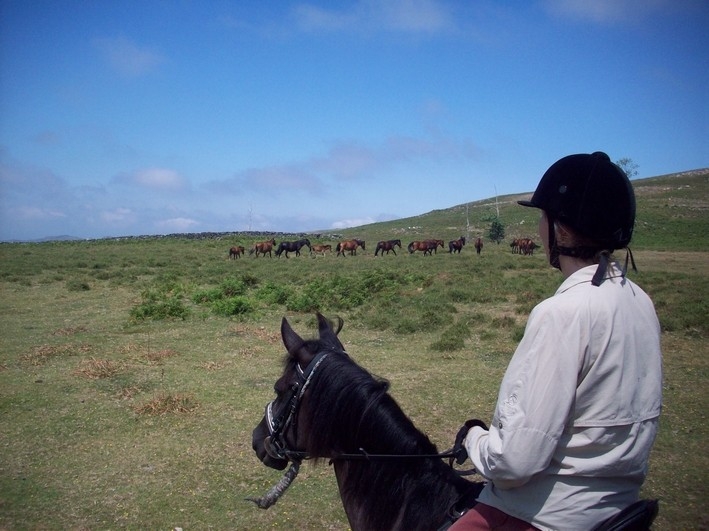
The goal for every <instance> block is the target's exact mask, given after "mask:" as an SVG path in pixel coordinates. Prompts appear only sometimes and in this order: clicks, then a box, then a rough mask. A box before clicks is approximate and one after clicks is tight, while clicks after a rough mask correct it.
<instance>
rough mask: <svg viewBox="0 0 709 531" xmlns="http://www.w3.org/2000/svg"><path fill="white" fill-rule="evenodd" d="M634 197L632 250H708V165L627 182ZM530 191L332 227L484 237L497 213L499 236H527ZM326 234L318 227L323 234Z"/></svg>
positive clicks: (533, 221)
mask: <svg viewBox="0 0 709 531" xmlns="http://www.w3.org/2000/svg"><path fill="white" fill-rule="evenodd" d="M633 187H634V188H635V194H636V199H637V217H636V228H635V234H634V237H633V243H632V245H633V248H634V249H647V250H676V251H703V250H707V249H709V168H705V169H701V170H694V171H687V172H682V173H675V174H670V175H663V176H659V177H651V178H647V179H638V180H635V181H633ZM530 196H531V192H529V193H524V194H512V195H505V196H500V197H498V198H489V199H483V200H480V201H473V202H470V203H463V204H460V205H456V206H453V207H451V208H447V209H442V210H433V211H431V212H427V213H425V214H421V215H418V216H412V217H408V218H402V219H397V220H393V221H385V222H380V223H372V224H369V225H363V226H360V227H355V228H350V229H343V230H339V231H337V232H338V234H341V235H342V236H344V237H355V236H356V237H361V238H364V239H366V240H371V241H373V242H374V241H378V240H387V239H395V238H399V239H401V240H402V242H403V241H404V240H414V239H423V238H437V239H443V240H446V241H448V240H452V239H456V238H458V237H460V236H461V235H462V236H466V237H468V238H474V237H478V236H481V237H483V238H485V239H486V238H487V234H488V231H489V229H490V223H491V221H492V220H493V219H495V217H496V216H497V215H498V212H499V218H500V220H501V222H502V223H503V225H504V226H505V239H506V240H511V239H512V238H517V237H523V236H524V237H532V238H534V237H535V236H536V233H537V221H538V219H539V214H538V212H536V211H535V210H534V209H530V208H522V207H520V206H519V205H517V201H518V200H520V199H528V198H529V197H530ZM328 235H331V231H324V233H323V234H322V236H323V238H325V239H326V238H327V236H328Z"/></svg>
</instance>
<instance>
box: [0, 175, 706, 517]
mask: <svg viewBox="0 0 709 531" xmlns="http://www.w3.org/2000/svg"><path fill="white" fill-rule="evenodd" d="M706 183H707V175H706V173H704V174H700V175H695V176H680V177H673V178H670V177H663V178H658V180H649V181H640V182H638V183H637V184H636V189H637V190H638V206H639V211H638V219H639V222H642V223H646V225H639V228H638V230H637V231H636V236H637V241H636V242H634V245H633V250H634V254H635V258H636V261H637V264H638V267H639V269H640V271H639V273H632V274H631V276H632V278H633V279H634V280H636V281H637V282H638V283H639V284H640V285H641V286H643V287H644V288H645V289H646V290H647V291H648V292H649V293H650V295H651V296H652V297H653V299H654V301H655V304H656V307H657V311H658V315H659V317H660V321H661V324H662V328H663V338H662V341H663V352H664V362H665V387H664V393H665V405H664V410H663V414H662V417H661V428H660V434H659V436H658V440H657V443H656V446H655V449H654V451H653V454H652V459H651V467H650V475H649V477H648V481H647V483H646V487H645V489H644V492H643V494H644V495H645V496H648V497H659V498H660V500H661V509H660V515H659V517H658V519H657V523H656V526H655V528H656V529H690V528H702V527H706V526H707V525H708V524H709V522H708V521H707V519H706V517H705V516H704V508H703V504H704V500H705V499H706V497H707V489H706V486H705V485H706V480H707V477H706V476H707V474H706V470H707V469H708V465H709V458H708V457H707V452H706V440H707V437H708V436H709V429H708V426H709V424H708V423H707V421H706V412H705V408H706V404H707V403H709V401H708V400H707V398H708V392H707V390H706V389H707V377H708V376H709V374H708V361H707V360H708V359H709V357H708V356H707V347H706V341H707V334H708V329H709V318H708V317H707V316H708V315H709V312H708V311H707V302H706V301H707V300H708V299H709V297H708V295H709V266H708V264H709V260H708V258H709V251H708V250H709V245H707V232H706V230H704V229H705V228H707V219H708V218H709V215H708V214H707V208H706V204H705V203H706V198H707V197H709V191H708V190H707V188H706ZM687 187H689V189H688V188H687ZM688 190H689V192H691V193H689V192H688ZM702 198H704V202H702ZM501 199H503V198H501ZM504 199H505V201H506V202H505V203H504V204H503V205H502V206H501V218H502V220H503V222H504V223H505V224H506V229H507V233H508V237H507V239H509V238H511V237H512V236H513V235H514V236H534V232H535V231H536V218H535V214H534V213H533V212H531V211H530V209H522V208H517V207H514V206H513V204H512V203H511V201H512V199H511V198H504ZM682 202H686V205H685V207H682V208H680V207H675V205H677V204H679V203H682ZM484 203H485V202H480V204H479V205H471V208H469V211H468V212H469V214H468V215H469V219H470V222H471V233H474V232H479V233H480V234H483V233H484V229H485V226H486V224H488V225H489V222H486V221H483V220H484V219H489V210H490V208H494V205H493V207H490V206H489V205H484ZM508 203H509V204H508ZM663 205H668V206H663ZM679 211H682V212H683V213H682V214H681V215H680V213H679ZM678 216H680V217H678ZM456 220H458V221H456ZM413 226H418V227H422V228H421V229H412V230H410V229H408V228H406V227H413ZM658 227H665V228H664V229H660V228H658ZM464 228H465V209H464V208H460V207H454V208H452V209H449V210H446V211H436V212H433V213H430V214H426V215H423V216H420V217H418V218H417V219H415V220H413V219H412V220H403V221H399V222H387V223H386V224H376V225H371V226H367V227H360V228H357V229H350V230H348V231H342V232H344V233H345V234H346V235H351V236H355V235H356V236H363V237H364V238H365V239H366V240H367V242H368V244H367V248H368V250H367V251H366V252H361V251H358V256H356V257H349V256H348V257H345V258H342V257H335V256H334V253H333V254H332V255H329V256H325V257H322V256H318V257H309V256H308V255H307V253H306V254H305V255H304V256H302V257H300V258H294V257H292V258H290V259H288V260H286V259H285V258H281V259H276V258H273V259H268V258H265V259H264V258H259V259H254V258H253V257H249V256H248V255H247V257H246V258H242V259H239V260H231V261H230V260H228V258H227V256H228V249H229V247H230V246H232V245H234V244H237V243H239V244H242V245H245V246H246V247H247V248H248V245H249V243H250V242H251V241H253V238H251V239H250V238H247V237H244V236H238V235H234V236H232V237H229V238H224V239H221V240H219V239H211V240H209V239H203V240H192V239H186V238H185V239H180V238H159V239H158V238H156V239H124V240H98V241H88V242H50V243H43V244H3V245H0V426H2V428H1V429H0V449H1V451H0V529H116V528H128V529H171V528H174V527H182V528H183V529H290V528H294V529H347V522H346V519H345V517H344V513H343V511H342V509H341V504H340V500H339V496H338V493H337V487H336V484H335V479H334V476H333V473H332V470H331V468H330V467H328V466H327V465H325V464H323V465H320V466H319V467H316V468H313V467H310V466H306V467H303V469H302V470H301V474H300V475H299V477H298V479H297V480H296V482H295V483H294V485H293V486H292V487H291V489H290V490H289V491H288V493H287V494H286V495H285V496H284V497H283V498H282V499H281V500H280V501H279V502H278V504H277V505H276V506H274V507H272V508H271V509H269V510H268V511H262V510H260V509H257V508H256V507H255V506H253V505H252V504H250V503H248V502H246V501H244V498H246V497H248V496H259V495H261V494H263V493H264V492H265V491H266V490H267V489H268V488H269V487H270V486H271V485H272V484H274V483H275V482H276V481H277V480H278V479H279V478H280V475H281V473H279V472H277V471H273V470H270V469H267V468H266V467H264V466H263V465H261V464H260V463H259V462H258V460H257V459H256V457H255V456H254V454H253V451H252V450H251V439H250V436H251V430H252V429H253V427H254V426H255V425H256V424H257V423H258V421H259V420H260V418H261V416H262V414H263V406H264V405H265V403H266V402H268V401H269V400H270V399H271V398H272V396H273V391H272V388H273V384H274V382H275V380H276V379H277V376H278V374H279V372H280V363H281V359H282V356H283V347H282V345H281V342H280V336H279V332H278V331H279V326H280V319H281V317H282V316H283V315H287V316H288V318H289V320H290V321H291V322H292V324H293V325H294V327H295V328H296V329H297V330H298V331H299V332H301V333H302V334H304V335H311V334H312V333H314V320H313V317H312V311H313V310H316V309H317V310H321V311H323V312H325V313H326V314H327V315H340V316H342V317H343V318H344V320H345V328H344V329H343V331H342V333H341V336H340V337H341V339H342V341H343V342H344V344H345V347H346V348H347V350H348V352H349V353H350V355H352V356H353V357H354V358H355V359H357V360H358V361H359V362H360V363H362V364H363V365H364V366H365V367H367V368H368V369H370V370H371V371H372V372H373V373H375V374H378V375H380V376H383V377H385V378H387V379H389V380H390V381H391V383H392V394H393V395H394V397H395V398H396V399H397V400H398V401H399V402H400V403H401V405H402V407H403V409H404V411H405V412H406V413H407V414H408V415H409V416H411V418H412V419H413V420H414V422H415V423H416V424H417V425H418V426H419V427H420V428H421V429H423V430H424V431H425V432H426V433H428V434H429V436H430V437H431V438H432V439H433V441H434V442H436V443H437V444H438V446H439V447H440V448H447V447H448V446H450V444H452V441H453V439H454V436H455V433H456V432H457V429H458V427H459V425H460V424H461V423H462V422H463V421H464V420H465V419H467V418H470V417H481V418H488V417H489V416H490V415H491V412H492V408H493V406H494V404H495V399H496V395H497V388H498V386H499V382H500V379H501V377H502V375H503V373H504V370H505V367H506V365H507V362H508V361H509V358H510V356H511V354H512V352H513V351H514V348H515V346H516V344H517V342H518V341H519V339H520V337H521V334H522V331H523V327H524V324H525V321H526V317H527V315H528V313H529V311H530V310H531V308H532V307H533V306H534V305H535V304H536V303H537V302H539V301H540V300H541V299H543V298H545V297H548V296H549V295H551V294H552V293H553V292H554V290H555V288H556V286H557V285H558V284H559V282H560V280H561V279H560V276H559V274H558V273H557V272H556V271H554V270H552V269H551V268H549V267H548V266H547V265H546V263H545V260H544V257H543V253H540V254H538V255H534V256H529V257H522V256H518V255H512V254H511V253H510V251H509V247H508V246H507V245H506V244H505V243H504V242H503V243H502V244H500V245H495V244H492V243H488V242H487V241H486V245H485V248H484V250H483V253H482V255H481V256H477V255H475V254H474V250H472V247H465V248H464V250H463V253H462V254H461V255H449V254H448V253H447V252H440V251H439V253H438V254H436V255H433V256H431V257H423V256H421V255H419V254H416V255H409V254H408V253H407V252H406V250H405V249H404V251H403V252H399V255H398V256H394V255H389V256H385V257H376V258H375V257H374V256H373V250H374V246H375V244H376V241H377V240H378V239H391V238H393V237H401V238H402V243H403V244H404V247H405V246H406V242H407V241H408V240H409V238H410V239H420V236H424V237H428V235H432V236H437V237H441V238H445V239H446V240H448V239H454V238H457V237H458V236H459V235H460V234H462V233H464ZM414 232H415V233H416V234H414ZM397 233H398V234H399V236H393V235H394V234H397ZM424 233H425V234H424ZM260 239H263V238H260ZM277 239H278V238H277ZM315 239H316V238H311V240H312V241H315ZM318 241H323V242H332V241H333V240H332V239H328V237H327V235H321V236H320V238H318ZM397 251H398V249H397Z"/></svg>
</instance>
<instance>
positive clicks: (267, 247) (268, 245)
mask: <svg viewBox="0 0 709 531" xmlns="http://www.w3.org/2000/svg"><path fill="white" fill-rule="evenodd" d="M274 245H276V240H275V239H273V238H271V239H270V240H268V241H265V242H257V243H255V244H254V245H253V247H251V249H249V254H254V253H255V254H256V258H258V255H259V253H261V254H262V255H263V256H266V253H268V256H269V258H272V257H273V255H272V254H271V250H272V249H273V246H274Z"/></svg>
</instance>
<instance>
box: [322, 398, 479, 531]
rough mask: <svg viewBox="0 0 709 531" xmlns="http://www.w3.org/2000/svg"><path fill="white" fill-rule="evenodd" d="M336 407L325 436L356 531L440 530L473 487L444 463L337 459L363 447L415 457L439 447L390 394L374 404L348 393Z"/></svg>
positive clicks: (371, 399)
mask: <svg viewBox="0 0 709 531" xmlns="http://www.w3.org/2000/svg"><path fill="white" fill-rule="evenodd" d="M353 395H355V396H353ZM331 403H332V402H331ZM334 403H335V404H339V406H336V410H333V411H329V412H328V415H331V422H330V423H329V428H328V429H329V430H330V433H329V434H327V436H326V437H327V438H329V441H330V442H329V444H330V445H331V446H332V448H331V451H332V453H331V454H330V457H334V459H333V462H334V469H335V475H336V477H337V483H338V486H339V489H340V496H341V498H342V503H343V506H344V508H345V512H346V513H347V517H348V519H349V521H350V525H351V526H352V529H353V531H357V530H367V531H376V530H379V529H381V530H391V529H402V530H403V529H407V530H410V529H435V528H437V527H438V526H440V525H441V524H442V523H443V522H444V521H445V516H446V514H447V512H448V510H449V508H450V507H451V506H452V505H453V503H455V502H456V501H457V500H458V499H459V498H460V497H461V496H462V493H463V492H464V491H465V490H466V489H467V488H469V486H470V483H469V482H468V481H466V480H464V479H462V478H461V477H459V476H458V475H457V473H456V472H454V471H453V470H452V469H451V468H450V467H449V466H447V465H446V464H445V463H444V462H443V461H442V460H441V459H440V458H434V459H430V458H422V459H389V460H387V459H379V458H377V459H376V460H363V459H352V460H350V459H337V457H336V454H337V453H355V452H357V451H358V450H359V449H360V448H363V449H364V450H366V451H367V452H368V453H370V454H383V455H412V454H432V453H436V447H435V446H434V445H433V444H432V443H431V442H430V440H429V439H428V437H427V436H426V435H425V434H423V433H422V432H421V431H419V430H418V429H417V428H416V427H415V426H414V424H413V422H411V420H410V419H409V418H408V417H407V416H406V415H405V414H404V413H403V411H402V410H401V408H400V407H399V405H398V404H397V403H396V401H395V400H394V399H393V398H392V397H391V396H390V395H389V394H387V393H383V392H382V393H381V394H379V396H378V397H377V398H376V399H375V398H373V397H372V396H371V395H370V396H367V394H366V393H358V392H357V391H354V392H353V393H349V392H348V393H346V394H344V396H342V397H340V398H338V399H335V400H334ZM332 419H335V420H332ZM318 428H319V426H317V427H315V431H319V430H318ZM320 434H321V435H324V434H323V432H322V431H320ZM393 486H396V488H393Z"/></svg>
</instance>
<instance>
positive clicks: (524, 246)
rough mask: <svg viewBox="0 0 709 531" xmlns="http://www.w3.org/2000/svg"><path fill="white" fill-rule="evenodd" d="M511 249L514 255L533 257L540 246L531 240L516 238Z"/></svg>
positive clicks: (511, 244)
mask: <svg viewBox="0 0 709 531" xmlns="http://www.w3.org/2000/svg"><path fill="white" fill-rule="evenodd" d="M510 247H511V248H512V253H513V254H524V255H532V254H534V249H536V248H537V247H539V246H538V245H537V244H536V243H534V241H532V240H531V239H530V238H515V239H514V240H512V243H510Z"/></svg>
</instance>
